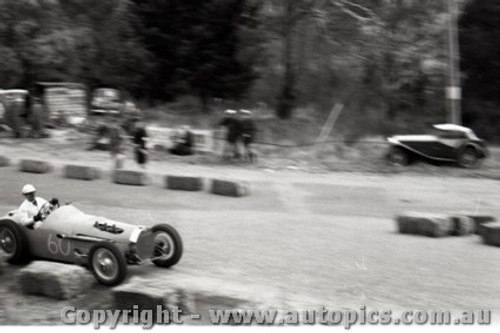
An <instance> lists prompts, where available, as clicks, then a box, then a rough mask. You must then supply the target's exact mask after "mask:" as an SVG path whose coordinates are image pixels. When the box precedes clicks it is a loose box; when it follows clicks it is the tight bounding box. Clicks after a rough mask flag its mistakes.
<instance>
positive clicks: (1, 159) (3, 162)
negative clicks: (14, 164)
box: [0, 156, 10, 167]
mask: <svg viewBox="0 0 500 333" xmlns="http://www.w3.org/2000/svg"><path fill="white" fill-rule="evenodd" d="M9 165H10V160H9V159H8V158H7V157H5V156H0V167H6V166H9Z"/></svg>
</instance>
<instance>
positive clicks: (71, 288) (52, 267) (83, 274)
mask: <svg viewBox="0 0 500 333" xmlns="http://www.w3.org/2000/svg"><path fill="white" fill-rule="evenodd" d="M94 282H95V280H94V277H93V276H92V274H91V273H90V272H88V271H87V270H86V269H85V268H83V267H80V266H75V265H68V264H61V263H56V262H48V261H34V262H32V263H31V264H29V265H28V266H26V267H24V268H22V269H21V270H20V271H19V273H18V283H19V286H20V289H21V291H22V292H23V293H24V294H28V295H42V296H47V297H50V298H55V299H63V300H66V299H71V298H74V297H76V296H78V295H81V294H83V293H85V291H86V290H87V289H89V288H90V286H91V285H92V284H93V283H94Z"/></svg>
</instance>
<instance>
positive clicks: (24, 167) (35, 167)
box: [19, 159, 53, 173]
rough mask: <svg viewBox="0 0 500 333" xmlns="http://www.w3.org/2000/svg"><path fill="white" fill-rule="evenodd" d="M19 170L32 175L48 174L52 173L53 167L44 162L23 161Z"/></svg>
mask: <svg viewBox="0 0 500 333" xmlns="http://www.w3.org/2000/svg"><path fill="white" fill-rule="evenodd" d="M19 170H20V171H23V172H32V173H48V172H52V170H53V166H52V164H50V163H48V162H45V161H39V160H29V159H23V160H21V162H20V164H19Z"/></svg>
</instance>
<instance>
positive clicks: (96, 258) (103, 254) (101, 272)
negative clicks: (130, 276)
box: [89, 243, 127, 286]
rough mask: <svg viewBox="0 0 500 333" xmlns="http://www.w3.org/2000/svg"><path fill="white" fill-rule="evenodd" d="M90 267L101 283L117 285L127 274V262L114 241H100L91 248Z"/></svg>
mask: <svg viewBox="0 0 500 333" xmlns="http://www.w3.org/2000/svg"><path fill="white" fill-rule="evenodd" d="M89 267H90V268H91V270H92V273H93V274H94V276H95V278H96V280H97V281H99V283H101V284H103V285H105V286H116V285H119V284H120V283H122V281H123V280H124V279H125V277H126V276H127V262H126V260H125V257H124V256H123V254H122V252H121V251H120V249H119V248H118V246H116V245H115V244H113V243H98V244H95V245H94V246H93V247H92V248H91V249H90V254H89Z"/></svg>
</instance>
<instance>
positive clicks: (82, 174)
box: [64, 164, 101, 180]
mask: <svg viewBox="0 0 500 333" xmlns="http://www.w3.org/2000/svg"><path fill="white" fill-rule="evenodd" d="M64 177H66V178H71V179H81V180H94V179H98V178H100V177H101V171H100V169H98V168H94V167H88V166H83V165H73V164H68V165H65V166H64Z"/></svg>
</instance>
